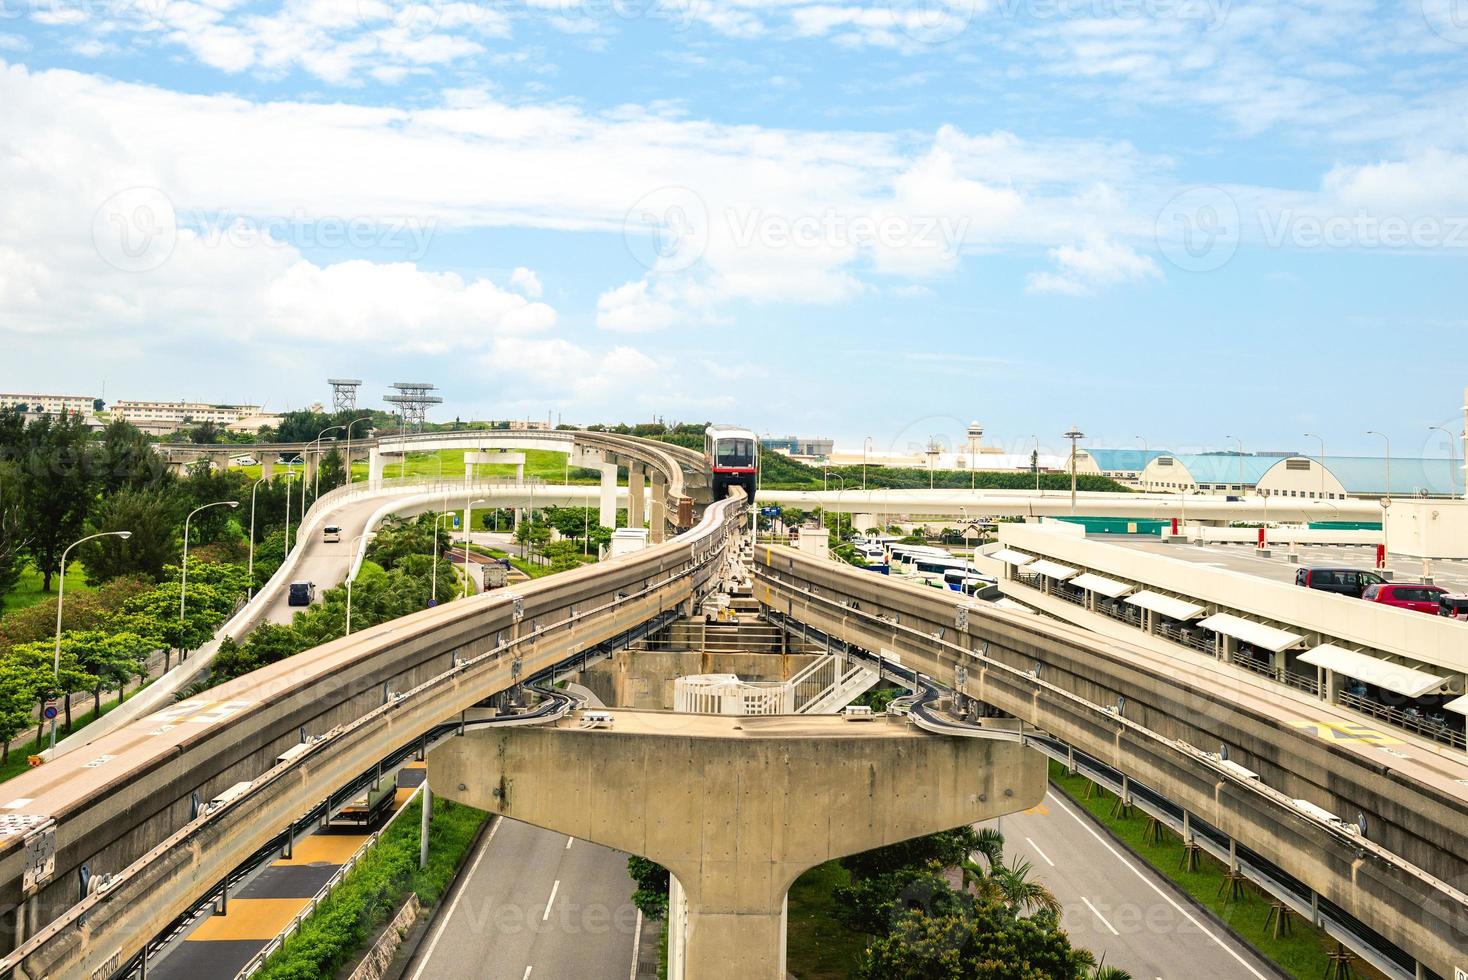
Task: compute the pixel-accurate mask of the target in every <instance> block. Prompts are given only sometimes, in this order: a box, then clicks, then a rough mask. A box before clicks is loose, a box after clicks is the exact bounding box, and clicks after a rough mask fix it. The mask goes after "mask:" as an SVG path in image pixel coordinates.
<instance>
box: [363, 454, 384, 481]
mask: <svg viewBox="0 0 1468 980" xmlns="http://www.w3.org/2000/svg"><path fill="white" fill-rule="evenodd" d="M386 462H387V461H386V460H385V459H384V458H383V455H382V450H381V449H378V448H377V447H376V446H373V447H372V449H371V451H369V452H368V453H367V482H368V483H369V484H372V485H377V484H380V483H381V482H382V474H383V470H384V469H386Z"/></svg>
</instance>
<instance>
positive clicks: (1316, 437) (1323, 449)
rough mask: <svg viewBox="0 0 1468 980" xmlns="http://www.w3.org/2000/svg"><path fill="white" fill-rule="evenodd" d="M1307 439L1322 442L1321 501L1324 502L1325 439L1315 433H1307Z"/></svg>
mask: <svg viewBox="0 0 1468 980" xmlns="http://www.w3.org/2000/svg"><path fill="white" fill-rule="evenodd" d="M1305 438H1306V439H1319V440H1320V499H1321V500H1324V499H1325V439H1324V437H1322V436H1317V435H1316V434H1315V433H1313V432H1307V433H1305Z"/></svg>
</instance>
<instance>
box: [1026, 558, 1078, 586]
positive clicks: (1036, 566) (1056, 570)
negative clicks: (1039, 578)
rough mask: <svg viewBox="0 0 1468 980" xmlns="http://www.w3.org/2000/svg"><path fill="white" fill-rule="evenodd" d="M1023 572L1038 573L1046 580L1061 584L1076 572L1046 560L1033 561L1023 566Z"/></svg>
mask: <svg viewBox="0 0 1468 980" xmlns="http://www.w3.org/2000/svg"><path fill="white" fill-rule="evenodd" d="M1025 571H1027V572H1039V573H1040V574H1041V575H1043V576H1045V577H1046V578H1053V579H1058V580H1060V581H1062V582H1064V581H1065V580H1066V579H1068V578H1070V577H1071V576H1072V575H1074V574H1075V573H1076V570H1075V569H1074V568H1071V567H1070V566H1069V565H1062V564H1060V563H1059V562H1054V561H1051V560H1049V559H1048V558H1037V559H1035V560H1034V561H1032V562H1030V563H1029V564H1028V565H1026V566H1025Z"/></svg>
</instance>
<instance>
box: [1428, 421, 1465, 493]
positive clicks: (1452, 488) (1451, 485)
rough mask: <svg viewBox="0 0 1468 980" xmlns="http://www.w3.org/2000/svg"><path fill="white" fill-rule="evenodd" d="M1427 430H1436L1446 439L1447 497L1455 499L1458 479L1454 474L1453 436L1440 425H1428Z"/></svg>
mask: <svg viewBox="0 0 1468 980" xmlns="http://www.w3.org/2000/svg"><path fill="white" fill-rule="evenodd" d="M1427 428H1428V430H1429V431H1431V430H1433V429H1436V430H1437V431H1438V432H1441V433H1442V434H1443V435H1445V436H1447V437H1448V496H1449V497H1456V496H1457V495H1458V478H1457V475H1456V472H1455V469H1456V464H1455V458H1454V456H1453V438H1454V437H1453V434H1452V433H1451V432H1449V431H1448V430H1447V429H1444V428H1443V427H1442V426H1440V425H1429V426H1428V427H1427Z"/></svg>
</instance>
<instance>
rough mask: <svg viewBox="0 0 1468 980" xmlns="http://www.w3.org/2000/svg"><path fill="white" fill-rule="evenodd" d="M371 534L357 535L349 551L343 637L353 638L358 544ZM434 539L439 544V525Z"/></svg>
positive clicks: (435, 566) (435, 564) (367, 532)
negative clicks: (353, 602) (354, 583)
mask: <svg viewBox="0 0 1468 980" xmlns="http://www.w3.org/2000/svg"><path fill="white" fill-rule="evenodd" d="M370 533H371V532H370V531H363V532H362V533H361V534H359V535H357V536H356V537H355V538H353V539H352V545H351V547H350V548H349V549H348V550H347V553H348V554H349V555H351V556H352V557H351V564H350V565H348V566H347V631H346V632H345V633H343V634H342V635H343V636H351V635H352V579H354V578H356V577H357V569H356V565H357V542H358V541H361V540H362V539H363V538H364V537H366V536H367V535H368V534H370ZM433 537H434V543H435V544H436V543H437V542H438V525H437V524H435V525H434V535H433ZM433 564H434V568H435V569H436V568H437V567H438V561H437V560H435V561H434V563H433Z"/></svg>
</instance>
